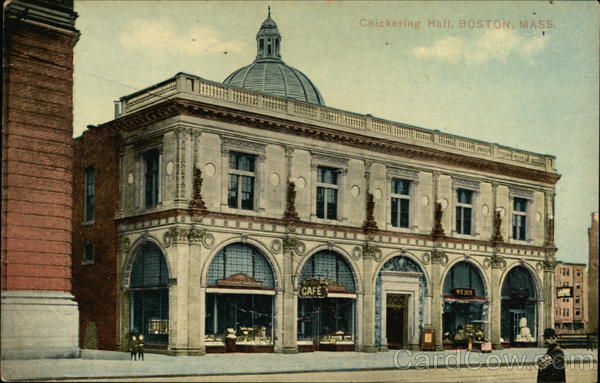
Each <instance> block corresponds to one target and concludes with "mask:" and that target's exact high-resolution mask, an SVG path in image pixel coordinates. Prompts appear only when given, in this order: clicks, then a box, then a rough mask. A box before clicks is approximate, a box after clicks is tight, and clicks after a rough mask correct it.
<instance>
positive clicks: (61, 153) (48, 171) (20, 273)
mask: <svg viewBox="0 0 600 383" xmlns="http://www.w3.org/2000/svg"><path fill="white" fill-rule="evenodd" d="M4 16H5V19H4V21H5V29H4V31H5V40H4V52H3V53H4V55H3V69H4V72H3V76H4V93H3V96H4V97H3V112H4V113H3V125H2V357H3V358H39V357H61V356H73V355H77V354H78V351H79V350H78V347H77V337H78V327H77V317H78V310H77V304H76V303H75V302H74V301H73V296H72V295H71V293H70V292H71V288H72V286H71V213H72V210H71V207H72V145H71V143H72V132H73V127H72V124H73V121H72V118H73V117H72V115H73V113H72V93H73V92H72V88H73V46H74V44H75V43H76V42H77V39H78V37H79V33H78V32H77V30H75V29H74V21H75V18H76V14H75V13H74V12H73V4H72V1H71V2H69V1H63V2H53V1H23V0H14V1H7V2H5V4H4Z"/></svg>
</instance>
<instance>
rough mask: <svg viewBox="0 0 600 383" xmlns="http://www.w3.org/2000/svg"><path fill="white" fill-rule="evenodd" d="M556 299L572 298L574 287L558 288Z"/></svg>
mask: <svg viewBox="0 0 600 383" xmlns="http://www.w3.org/2000/svg"><path fill="white" fill-rule="evenodd" d="M556 297H557V298H572V297H573V287H567V286H562V287H557V288H556Z"/></svg>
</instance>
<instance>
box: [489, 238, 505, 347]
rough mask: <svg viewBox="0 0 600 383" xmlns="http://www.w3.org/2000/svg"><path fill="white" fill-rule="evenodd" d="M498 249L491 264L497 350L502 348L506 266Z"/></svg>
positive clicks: (492, 316) (491, 316)
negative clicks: (503, 286)
mask: <svg viewBox="0 0 600 383" xmlns="http://www.w3.org/2000/svg"><path fill="white" fill-rule="evenodd" d="M497 251H498V249H494V253H493V254H492V257H491V259H490V266H491V268H492V278H491V286H490V292H491V294H490V295H491V298H492V305H491V307H490V314H489V321H490V324H491V334H490V335H491V337H490V340H491V341H492V348H494V349H495V350H500V349H502V343H501V342H500V338H501V326H500V320H501V313H502V286H500V283H501V278H502V271H503V270H504V269H505V268H506V261H505V260H504V258H503V257H502V256H500V255H499V254H498V253H497Z"/></svg>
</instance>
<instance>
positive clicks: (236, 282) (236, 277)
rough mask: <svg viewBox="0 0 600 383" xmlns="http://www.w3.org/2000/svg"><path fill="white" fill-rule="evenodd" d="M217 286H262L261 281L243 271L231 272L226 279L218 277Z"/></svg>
mask: <svg viewBox="0 0 600 383" xmlns="http://www.w3.org/2000/svg"><path fill="white" fill-rule="evenodd" d="M217 286H236V287H263V283H262V282H261V281H257V280H256V279H254V278H252V277H251V276H249V275H246V274H244V273H238V274H233V275H230V276H229V277H227V278H226V279H219V280H218V281H217Z"/></svg>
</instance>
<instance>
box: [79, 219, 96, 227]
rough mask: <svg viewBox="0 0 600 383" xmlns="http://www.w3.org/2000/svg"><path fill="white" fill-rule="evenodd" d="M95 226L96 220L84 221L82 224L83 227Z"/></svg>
mask: <svg viewBox="0 0 600 383" xmlns="http://www.w3.org/2000/svg"><path fill="white" fill-rule="evenodd" d="M93 224H94V220H93V219H92V220H89V221H84V222H82V223H81V226H92V225H93Z"/></svg>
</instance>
